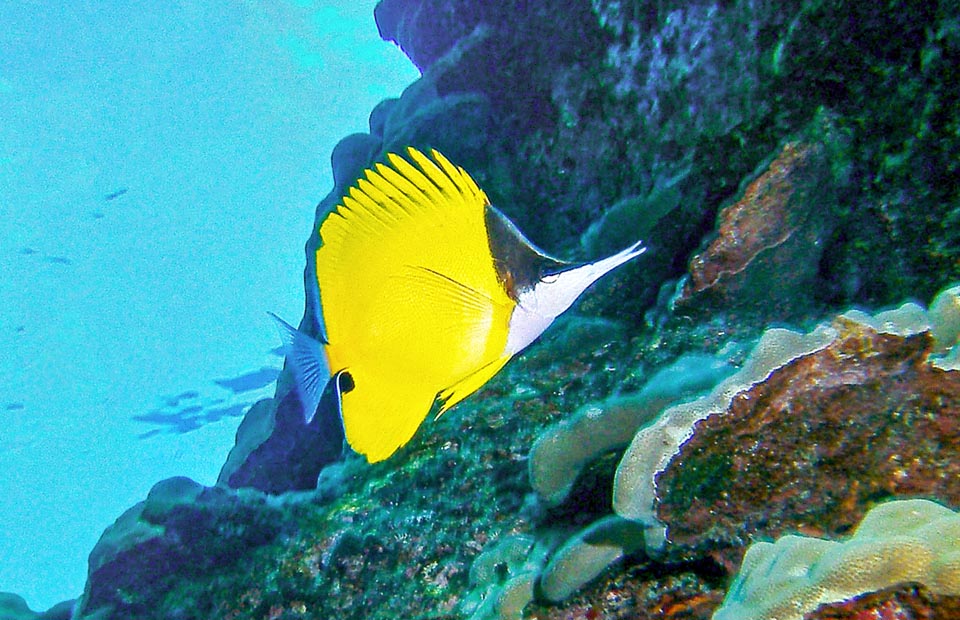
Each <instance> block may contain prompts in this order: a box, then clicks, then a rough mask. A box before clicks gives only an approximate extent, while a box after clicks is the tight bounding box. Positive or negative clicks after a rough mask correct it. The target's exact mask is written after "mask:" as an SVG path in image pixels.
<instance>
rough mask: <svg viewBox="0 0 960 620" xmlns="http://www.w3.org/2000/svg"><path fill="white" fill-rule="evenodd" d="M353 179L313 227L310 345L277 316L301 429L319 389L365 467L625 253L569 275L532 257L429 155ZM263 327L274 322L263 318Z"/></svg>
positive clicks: (542, 257)
mask: <svg viewBox="0 0 960 620" xmlns="http://www.w3.org/2000/svg"><path fill="white" fill-rule="evenodd" d="M387 162H388V163H386V164H384V163H379V164H376V165H375V166H373V167H372V168H370V169H368V170H366V171H365V172H364V174H363V177H362V178H360V179H359V180H358V181H357V182H356V183H355V184H354V185H353V186H352V187H351V188H350V189H349V190H348V191H347V193H346V195H345V196H344V197H343V199H342V200H341V201H340V203H339V204H338V206H337V207H336V209H335V210H333V211H332V212H331V213H330V214H329V215H328V216H327V218H326V219H325V220H324V221H323V222H322V224H321V225H320V231H319V233H320V245H319V249H317V252H316V284H317V285H318V287H319V299H320V314H321V316H320V317H318V318H320V319H321V320H322V321H321V322H322V326H323V331H324V332H325V333H324V334H323V335H322V337H321V339H322V342H321V341H317V340H314V339H313V338H311V337H310V336H308V335H306V334H304V333H303V332H300V331H298V330H297V329H296V328H294V327H292V326H290V325H288V324H287V323H285V322H283V321H282V320H280V319H279V318H278V319H277V321H278V324H279V325H280V328H281V335H282V336H283V339H284V344H285V346H286V349H287V360H288V362H289V363H290V365H291V367H292V370H293V374H294V375H295V377H296V385H297V390H298V393H299V396H300V400H301V402H302V403H303V406H304V413H305V416H306V419H307V422H309V421H310V419H312V417H313V415H314V412H315V410H316V408H317V406H318V404H319V402H320V397H321V394H322V393H323V392H324V390H325V389H327V385H328V384H330V385H331V387H332V388H333V389H335V390H336V395H337V397H338V398H337V402H338V403H339V407H340V415H341V418H342V420H343V429H344V434H345V436H346V439H347V442H348V443H349V444H350V447H351V448H352V449H353V450H354V451H356V452H358V453H360V454H362V455H364V456H365V457H366V458H367V460H368V461H369V462H371V463H373V462H377V461H382V460H384V459H386V458H388V457H389V456H390V455H392V454H393V453H394V452H396V450H397V449H398V448H400V447H401V446H403V445H404V444H406V443H407V442H408V441H410V439H411V438H412V437H413V435H414V433H416V431H417V429H418V428H419V427H420V424H421V423H422V422H423V421H424V419H426V417H427V415H428V414H429V413H430V412H431V411H435V412H436V416H437V417H440V415H442V414H443V413H445V412H446V411H447V410H449V409H450V408H451V407H453V406H454V405H455V404H457V403H458V402H460V401H461V400H463V399H464V398H466V397H467V396H469V395H470V394H472V393H473V392H475V391H476V390H478V389H479V388H480V387H481V386H482V385H483V384H485V383H486V382H487V381H489V380H490V378H491V377H493V376H494V375H495V374H496V373H497V372H498V371H499V370H500V369H501V368H503V366H504V364H506V363H507V362H508V361H509V360H510V358H512V357H513V356H514V355H516V354H517V353H519V352H520V351H522V350H523V349H524V348H525V347H526V346H527V345H529V344H530V343H532V342H533V341H534V340H535V339H536V338H537V337H539V336H540V334H542V333H543V331H544V330H545V329H546V328H547V327H548V326H549V325H550V324H551V323H552V322H553V320H554V319H555V318H556V317H557V316H559V315H560V314H561V313H562V312H564V311H565V310H567V309H568V308H569V307H570V306H571V305H572V304H573V302H574V301H576V299H577V298H578V297H579V296H580V294H581V293H583V291H584V290H586V289H587V287H588V286H590V285H591V284H593V283H594V282H595V281H596V280H597V279H599V278H600V277H601V276H603V275H604V274H606V273H607V272H609V271H610V270H612V269H614V268H615V267H618V266H619V265H622V264H623V263H625V262H627V261H629V260H630V259H632V258H633V257H635V256H637V255H638V254H641V253H642V252H643V251H644V249H645V248H643V247H641V244H640V243H639V242H638V243H636V244H634V245H632V246H631V247H629V248H627V249H625V250H623V251H622V252H619V253H617V254H614V255H613V256H610V257H608V258H604V259H602V260H598V261H595V262H591V263H586V264H573V263H568V262H564V261H560V260H557V259H555V258H551V257H550V256H548V255H546V254H545V253H544V252H542V251H540V250H539V249H537V248H536V247H535V246H534V245H533V244H532V243H531V242H530V241H528V240H527V239H526V237H524V236H523V234H522V233H521V232H520V231H519V230H518V229H517V227H516V226H514V224H513V223H512V222H511V221H510V220H508V219H507V217H506V216H505V215H503V214H502V213H501V212H500V211H499V210H497V209H496V208H495V207H494V206H493V205H491V204H490V201H489V200H488V199H487V196H486V194H485V193H484V192H483V191H482V190H481V189H480V188H479V187H478V186H477V184H476V182H474V180H473V179H472V178H471V177H470V175H469V174H467V172H466V171H465V170H464V169H463V168H461V167H459V166H455V165H454V164H452V163H450V161H448V160H447V159H446V158H445V157H444V156H443V155H441V154H440V153H438V152H437V151H431V152H430V155H429V156H427V155H425V154H424V153H421V152H420V151H418V150H416V149H414V148H409V149H407V157H402V156H400V155H397V154H393V153H391V154H389V155H387ZM275 318H276V317H275Z"/></svg>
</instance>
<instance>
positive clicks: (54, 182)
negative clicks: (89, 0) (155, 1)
mask: <svg viewBox="0 0 960 620" xmlns="http://www.w3.org/2000/svg"><path fill="white" fill-rule="evenodd" d="M347 6H348V5H344V6H343V7H333V6H332V5H329V4H326V3H320V2H302V3H292V4H289V5H287V4H281V5H274V4H270V5H267V4H259V3H252V2H250V3H243V4H232V5H228V6H225V7H216V8H211V7H205V6H204V7H201V6H199V5H197V6H191V5H187V4H177V5H164V6H163V7H160V6H157V7H154V10H153V11H143V10H142V9H140V10H137V11H133V10H131V9H130V8H129V7H125V6H116V7H113V11H112V12H104V11H103V10H101V9H100V8H99V7H101V5H84V4H82V3H81V4H77V5H76V7H77V8H76V9H74V10H72V11H67V12H66V13H64V14H61V15H59V16H58V17H57V18H56V19H58V20H63V21H62V23H61V22H57V23H50V22H48V21H46V20H51V19H53V18H52V17H48V16H45V14H44V15H41V14H39V13H37V12H36V11H28V10H27V9H28V8H29V7H28V6H27V5H24V4H17V3H14V4H5V5H3V7H2V8H0V22H2V23H5V24H12V26H9V27H8V28H6V33H5V34H4V35H2V36H3V38H0V42H2V44H3V47H4V52H5V53H4V54H3V57H4V59H3V61H2V62H3V64H0V71H2V73H0V97H2V98H3V99H4V103H5V106H4V110H5V115H9V116H5V120H4V122H3V123H2V126H0V132H2V133H0V135H2V140H3V141H2V142H0V147H2V148H3V149H4V150H3V151H2V152H0V175H2V176H0V179H2V182H0V191H2V192H3V196H2V203H0V204H2V208H3V209H4V214H5V215H6V216H7V217H5V218H4V219H5V221H6V222H7V226H5V228H6V233H5V234H6V235H9V237H5V238H4V240H5V243H4V248H5V250H4V254H3V256H4V258H3V260H4V261H7V264H6V265H4V269H3V272H2V273H3V274H4V275H3V276H2V277H3V278H4V280H3V282H4V284H3V291H4V301H5V303H4V304H3V306H4V308H3V313H4V314H3V315H2V316H3V323H2V335H0V337H2V338H3V346H4V350H5V351H8V352H10V353H9V354H8V355H7V356H5V359H6V361H5V362H4V363H5V364H6V365H7V366H6V368H5V376H6V377H7V379H6V380H5V382H4V384H3V386H4V388H3V389H4V393H3V395H2V398H3V401H2V402H3V412H4V415H5V419H6V421H7V424H6V425H5V429H6V430H5V432H4V434H3V435H0V459H2V461H0V471H2V472H3V476H2V478H0V480H2V484H3V485H4V486H3V487H2V488H0V497H2V503H0V509H2V510H3V523H4V524H5V527H4V528H3V532H2V538H0V545H2V546H0V558H2V564H0V570H2V571H4V572H2V573H0V588H2V589H4V590H10V591H12V592H16V593H17V594H9V595H2V596H0V614H6V617H10V618H37V617H42V618H48V619H49V618H71V617H73V618H98V619H99V618H236V619H240V618H258V619H260V618H272V619H276V618H285V619H286V618H330V617H344V618H434V619H440V618H471V619H473V620H482V619H486V618H538V619H547V618H549V619H571V620H572V619H589V620H594V619H600V618H604V619H606V618H677V619H679V618H711V617H712V618H716V619H717V620H726V619H734V618H736V619H752V618H765V619H773V618H778V619H780V620H785V619H786V618H797V619H799V618H802V617H807V618H867V617H901V618H910V617H937V618H960V516H958V513H957V512H956V511H957V509H958V508H960V368H958V364H960V347H958V346H957V342H958V337H960V175H958V165H960V163H958V162H960V159H958V155H960V105H958V104H960V73H958V71H957V69H956V67H957V66H960V8H958V6H957V4H956V3H955V2H950V1H946V0H943V1H940V2H908V1H902V2H890V3H883V4H878V3H859V2H844V1H836V2H825V1H822V0H790V1H787V2H783V1H780V2H764V1H762V0H742V1H741V0H735V1H732V2H709V1H704V2H700V1H696V0H693V1H690V0H687V1H681V0H676V1H672V2H671V1H657V2H642V1H623V0H619V1H606V0H591V1H589V2H588V1H586V0H565V1H563V2H549V3H547V2H529V1H523V0H509V1H504V2H497V3H490V2H483V1H481V0H382V1H381V2H379V3H377V4H376V8H375V12H374V4H373V3H368V4H366V5H365V6H361V5H360V4H358V3H350V5H349V7H358V8H356V12H354V9H353V8H351V9H350V11H349V12H347V11H346V7H347ZM94 7H96V9H95V8H94ZM372 12H373V14H374V15H375V18H376V25H374V23H373V22H372V21H371V20H370V15H371V13H372ZM7 13H9V15H8V14H7ZM346 23H352V24H354V25H353V26H352V27H351V29H349V30H341V27H342V25H343V24H346ZM375 28H376V29H378V31H379V34H380V36H382V37H383V39H385V40H387V41H392V42H394V43H396V44H397V45H398V46H399V47H400V48H401V49H402V50H403V52H404V53H405V54H406V56H407V57H408V58H409V60H410V61H412V65H411V63H406V61H404V60H403V59H402V58H401V57H400V56H399V54H391V52H393V51H395V50H394V49H393V48H392V46H390V45H389V44H387V43H377V42H376V41H375V38H376V33H377V30H375ZM51 31H54V32H57V33H59V34H58V36H55V37H49V36H43V35H44V33H49V32H51ZM348 33H350V34H348ZM353 33H361V34H357V35H354V34H353ZM354 36H356V37H362V38H361V39H355V38H354ZM360 41H363V43H361V42H360ZM94 43H96V46H95V47H96V50H95V51H94V50H92V51H91V52H90V55H89V56H86V55H84V54H83V53H82V52H83V50H85V49H87V48H90V47H93V46H94ZM8 47H9V48H10V50H12V51H10V52H7V51H6V48H8ZM358 50H364V51H363V53H361V52H360V51H358ZM366 50H380V51H377V52H373V51H370V52H367V51H366ZM135 60H136V62H134V61H135ZM405 63H406V64H405ZM138 68H139V70H138ZM332 72H336V75H335V76H334V75H333V73H332ZM421 74H422V75H421ZM91 75H92V76H95V78H90V76H91ZM418 76H419V78H418ZM328 80H330V81H328ZM134 85H135V86H137V87H138V88H137V89H133V90H130V91H126V90H124V87H125V86H128V87H132V86H134ZM404 87H405V88H404ZM354 88H356V90H354ZM401 90H402V91H403V92H402V95H401V94H400V91H401ZM138 93H139V94H138ZM361 93H362V96H361ZM245 95H246V96H245ZM168 97H172V98H168ZM241 104H242V105H241ZM8 118H9V119H10V120H7V119H8ZM333 118H336V119H337V124H335V123H334V122H333V121H332V120H331V119H333ZM78 119H79V120H78ZM341 119H351V120H350V121H349V123H348V124H344V125H340V124H339V122H340V120H341ZM81 121H82V122H81ZM335 142H336V146H335V147H334V146H333V144H334V143H335ZM406 146H415V147H417V148H419V149H428V148H437V149H438V150H440V151H442V152H443V153H444V154H445V155H446V156H447V157H448V158H450V160H451V161H454V162H455V163H457V164H458V165H460V166H463V167H464V168H465V169H466V170H468V171H469V172H470V174H471V175H472V176H473V177H474V178H475V179H476V180H477V182H478V184H479V185H480V186H481V187H482V188H483V189H484V191H485V192H486V193H487V194H488V195H489V196H490V198H491V200H492V201H493V203H494V204H495V205H497V207H498V208H500V209H501V210H502V211H503V212H504V213H505V214H506V215H507V216H508V217H510V218H511V220H512V221H514V222H516V224H517V225H518V227H519V228H520V229H521V230H523V231H524V232H525V233H526V234H527V235H528V236H529V237H530V238H531V240H532V241H534V242H535V243H536V244H537V245H539V246H540V247H543V248H545V249H548V250H549V251H550V252H552V253H554V254H557V255H559V256H562V257H564V258H568V259H571V260H589V259H594V258H597V257H599V256H603V255H606V254H609V253H610V252H613V251H617V250H619V249H622V248H623V247H626V246H628V245H629V244H630V243H632V242H633V241H635V240H636V239H643V240H644V241H645V244H646V245H647V246H648V248H649V249H648V251H647V252H646V253H645V254H644V255H643V256H641V257H639V258H638V259H636V260H634V261H633V262H632V263H631V264H628V265H626V266H624V267H623V268H621V270H619V271H618V272H616V273H614V274H611V276H609V277H608V278H607V279H606V280H604V281H602V282H599V283H598V284H597V285H595V286H594V287H593V288H592V289H591V290H590V291H588V292H587V293H586V294H585V295H584V297H583V298H582V299H581V300H580V302H579V303H578V304H577V306H576V307H575V308H574V309H573V310H572V311H571V312H570V313H568V314H567V315H565V316H564V317H562V318H561V319H559V320H558V321H557V322H556V324H554V325H553V326H552V327H551V329H550V330H548V331H547V333H546V334H544V336H543V337H542V338H541V340H540V341H539V342H538V343H536V344H534V345H533V346H532V347H531V348H530V349H529V350H527V351H526V352H524V353H523V354H521V355H520V356H518V358H517V359H515V360H513V361H512V362H511V363H510V364H509V365H508V366H507V367H506V368H505V369H504V370H503V371H502V372H501V373H500V374H498V375H497V376H496V377H494V378H493V379H492V380H491V381H490V382H489V383H487V384H486V385H485V386H484V387H483V388H481V389H480V390H479V391H478V392H477V393H476V394H474V395H473V396H471V397H470V398H468V399H466V400H465V401H464V402H462V403H460V404H459V405H457V407H456V408H455V409H454V410H452V411H451V412H449V413H448V414H446V415H445V416H444V417H443V418H441V419H440V420H439V421H436V422H428V423H426V424H425V425H424V426H423V427H422V428H421V429H420V432H418V433H417V435H416V436H415V437H414V439H413V440H412V441H411V442H410V443H409V444H407V445H406V446H404V447H403V448H402V449H401V450H400V451H398V452H397V453H396V454H395V455H394V456H393V457H391V458H390V459H388V460H386V461H384V462H382V463H377V464H375V465H368V464H366V463H365V462H363V461H362V460H360V459H358V458H356V457H353V456H350V455H346V456H344V455H341V453H340V447H341V443H340V440H341V437H340V436H339V435H338V434H337V433H336V432H332V431H331V426H330V424H328V423H330V422H331V418H329V417H327V418H324V417H323V416H319V417H318V418H317V419H316V420H315V422H313V423H311V425H310V426H307V425H306V424H305V423H304V421H303V418H302V415H301V413H300V410H299V402H298V400H297V396H296V393H295V391H293V390H292V383H291V376H290V372H289V371H288V370H283V371H282V372H279V369H280V367H281V365H282V364H283V360H282V359H281V358H280V357H279V356H278V354H277V353H274V352H272V351H275V346H276V340H275V334H274V332H273V331H272V326H270V325H269V322H268V321H267V320H266V317H265V314H264V311H265V310H272V311H275V312H277V313H278V314H280V315H282V316H287V317H296V316H301V312H302V316H304V321H303V322H302V324H301V328H302V329H305V330H307V331H311V330H315V329H316V325H315V323H314V316H315V314H316V312H317V303H318V300H317V297H316V292H315V291H314V290H312V288H311V286H310V285H309V282H310V278H309V277H307V278H306V282H307V286H306V287H304V286H303V282H304V278H303V270H304V267H305V264H308V261H305V258H304V257H305V255H304V253H303V251H304V245H305V246H306V248H305V249H306V256H307V257H309V256H311V255H312V254H313V250H314V249H315V248H316V244H317V235H316V230H317V225H318V223H319V222H320V221H322V219H323V217H325V215H326V214H327V213H329V211H330V210H331V209H332V208H333V207H334V206H335V205H336V203H337V202H338V201H339V200H340V198H341V196H342V195H343V193H344V191H345V190H346V189H347V187H349V186H350V185H351V184H352V183H353V182H354V180H355V179H356V178H357V177H358V175H359V174H360V173H361V171H362V170H363V169H364V168H366V167H367V166H370V165H371V164H372V163H374V162H376V161H382V160H383V158H384V156H385V154H386V153H388V152H398V151H400V150H401V149H403V148H405V147H406ZM328 161H329V164H328ZM51 162H57V163H56V164H52V163H51ZM201 171H203V172H201ZM198 179H202V180H198ZM331 180H332V184H333V189H332V190H329V187H330V185H331ZM317 202H319V204H317ZM345 268H346V267H345ZM254 274H256V275H254ZM308 275H309V274H308ZM301 292H302V293H303V296H302V297H301V296H300V294H301ZM301 303H303V304H304V305H305V308H304V307H303V306H301V305H300V304H301ZM304 310H305V312H304ZM241 334H243V335H245V336H242V335H241ZM138 369H142V370H138ZM278 372H279V374H278ZM220 399H222V400H220ZM254 400H256V401H257V402H256V404H255V405H253V406H252V407H251V408H249V409H248V405H249V403H251V402H252V401H254ZM241 415H243V421H242V423H240V416H241ZM238 424H239V426H238ZM114 428H117V429H119V430H112V429H114ZM235 431H236V438H235V441H234V438H233V434H234V432H235ZM228 452H229V454H228ZM161 478H163V480H161ZM108 500H109V501H108ZM115 519H116V521H115V522H114V520H115ZM8 524H9V525H8ZM44 537H45V538H44ZM65 540H69V543H67V542H64V541H65ZM86 553H89V554H90V557H89V563H88V565H87V567H86V578H85V579H84V576H83V575H84V570H83V565H82V563H83V556H84V555H86ZM60 570H62V571H64V572H63V573H60V574H58V573H56V571H60ZM48 576H52V577H53V578H52V579H48ZM63 586H66V587H63ZM18 595H24V596H25V597H26V601H24V600H23V599H21V598H19V596H18ZM74 597H76V599H75V600H73V599H74ZM58 598H64V599H71V600H69V601H66V602H64V603H62V604H59V605H56V606H53V607H52V608H50V609H49V610H48V611H47V612H43V613H36V612H32V611H30V610H29V609H28V608H27V603H29V604H30V606H31V607H32V608H34V609H41V608H47V607H50V606H51V605H54V603H56V601H57V600H58ZM934 614H935V615H934Z"/></svg>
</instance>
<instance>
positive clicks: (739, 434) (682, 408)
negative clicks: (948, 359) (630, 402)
mask: <svg viewBox="0 0 960 620" xmlns="http://www.w3.org/2000/svg"><path fill="white" fill-rule="evenodd" d="M933 348H934V341H933V338H932V336H931V334H930V325H929V318H928V315H927V313H926V312H924V310H923V309H922V308H920V307H919V306H917V305H915V304H905V305H904V306H902V307H901V308H899V309H897V310H893V311H888V312H884V313H879V314H877V315H875V316H870V315H867V314H864V313H861V312H856V311H851V312H848V313H846V314H844V315H841V316H840V317H838V318H837V319H836V320H834V321H832V322H829V323H823V324H821V325H820V326H818V327H817V328H816V329H815V330H813V331H811V332H809V333H807V334H798V333H796V332H791V331H788V330H782V329H776V330H769V331H768V332H767V333H766V334H765V335H764V338H763V339H761V341H760V344H758V346H757V348H756V349H755V351H754V353H753V354H752V355H751V357H750V358H749V359H748V360H747V363H746V364H745V365H744V368H743V369H742V370H741V371H740V372H739V373H737V374H736V375H733V376H731V377H730V378H729V379H727V380H726V381H724V382H723V383H721V384H720V385H719V386H717V388H715V389H714V391H713V392H712V393H711V394H710V395H708V396H707V397H705V398H703V399H701V400H698V401H693V402H690V403H684V404H681V405H677V406H675V407H672V408H670V409H668V410H667V411H665V412H664V414H663V416H662V417H661V418H660V419H659V420H658V421H657V422H655V423H654V424H651V425H649V426H647V427H645V428H644V429H642V430H641V431H640V432H639V433H638V434H637V436H636V438H635V439H634V441H633V443H632V444H631V446H630V448H628V450H627V452H626V453H625V455H624V458H623V461H622V462H621V464H620V468H619V470H618V473H617V481H616V486H615V490H614V507H615V509H616V511H617V512H618V513H619V514H620V515H622V516H626V517H629V518H634V519H637V520H639V521H641V522H643V523H645V524H647V526H648V530H647V545H648V550H649V551H650V552H652V553H660V554H662V553H663V552H664V551H665V548H666V547H668V546H669V547H671V548H672V550H671V551H670V552H669V553H672V554H679V555H681V556H684V555H687V556H689V555H690V554H691V552H692V551H703V550H707V549H709V550H711V552H712V553H714V554H716V555H718V557H719V558H721V559H722V560H723V561H724V562H728V563H734V564H735V563H736V558H735V557H732V556H723V555H721V554H720V553H719V549H722V548H723V547H724V546H730V547H732V548H735V549H736V548H739V547H740V545H741V544H742V542H741V541H744V540H747V539H748V538H749V537H750V536H751V535H754V534H757V533H761V534H763V535H767V536H774V535H779V534H781V533H783V532H784V531H790V530H794V531H795V530H800V531H804V532H809V533H814V534H818V535H823V534H837V533H840V532H843V531H844V530H845V529H846V528H849V527H851V526H852V525H853V524H854V523H856V521H858V520H859V518H860V517H861V516H862V514H863V510H864V509H865V507H866V506H869V503H870V502H871V501H876V499H878V498H882V497H885V496H891V495H896V496H903V495H924V496H932V497H939V498H942V499H943V500H945V501H948V502H950V503H952V504H960V469H958V467H960V427H958V426H957V419H958V417H960V373H958V372H956V371H946V370H943V369H941V368H937V367H936V366H935V365H934V364H933V363H931V360H930V359H929V358H930V355H931V353H932V351H933ZM866 445H869V446H870V449H869V450H864V449H863V446H866ZM824 524H826V525H824ZM734 555H736V553H734Z"/></svg>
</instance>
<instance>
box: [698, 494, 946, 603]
mask: <svg viewBox="0 0 960 620" xmlns="http://www.w3.org/2000/svg"><path fill="white" fill-rule="evenodd" d="M907 581H917V582H920V583H923V584H924V585H926V586H927V587H928V588H930V590H931V591H933V592H935V593H939V594H950V595H960V513H957V512H954V511H952V510H950V509H949V508H945V507H944V506H941V505H940V504H937V503H935V502H931V501H928V500H922V499H912V500H899V501H892V502H888V503H886V504H881V505H879V506H877V507H875V508H874V509H873V510H871V511H870V512H868V513H867V515H866V516H865V517H864V518H863V521H862V522H861V524H860V526H859V527H858V528H857V530H856V532H855V533H854V535H853V536H852V537H850V538H849V539H847V540H845V541H837V542H834V541H827V540H821V539H817V538H805V537H802V536H784V537H783V538H781V539H779V540H777V541H776V542H775V543H768V542H758V543H754V544H753V545H751V546H750V548H749V549H748V550H747V554H746V556H744V559H743V564H742V566H741V568H740V574H739V575H738V576H737V579H736V580H735V581H734V583H733V585H732V586H731V588H730V590H729V592H727V597H726V599H724V602H723V605H722V606H721V607H720V609H718V610H717V612H716V613H715V614H714V616H713V620H800V619H801V618H802V617H803V614H805V613H807V612H810V611H812V610H814V609H816V607H817V606H819V605H821V604H823V603H829V602H835V601H842V600H845V599H848V598H851V597H854V596H857V595H858V594H862V593H865V592H873V591H875V590H880V589H882V588H885V587H887V586H892V585H895V584H898V583H903V582H907Z"/></svg>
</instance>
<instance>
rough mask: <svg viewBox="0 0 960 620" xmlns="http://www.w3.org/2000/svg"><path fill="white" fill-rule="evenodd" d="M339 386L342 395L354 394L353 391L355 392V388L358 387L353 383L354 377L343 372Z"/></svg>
mask: <svg viewBox="0 0 960 620" xmlns="http://www.w3.org/2000/svg"><path fill="white" fill-rule="evenodd" d="M338 385H339V386H340V393H341V394H346V393H347V392H352V391H353V388H355V387H357V384H356V383H354V381H353V375H351V374H350V373H349V372H341V373H340V378H339V383H338Z"/></svg>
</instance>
